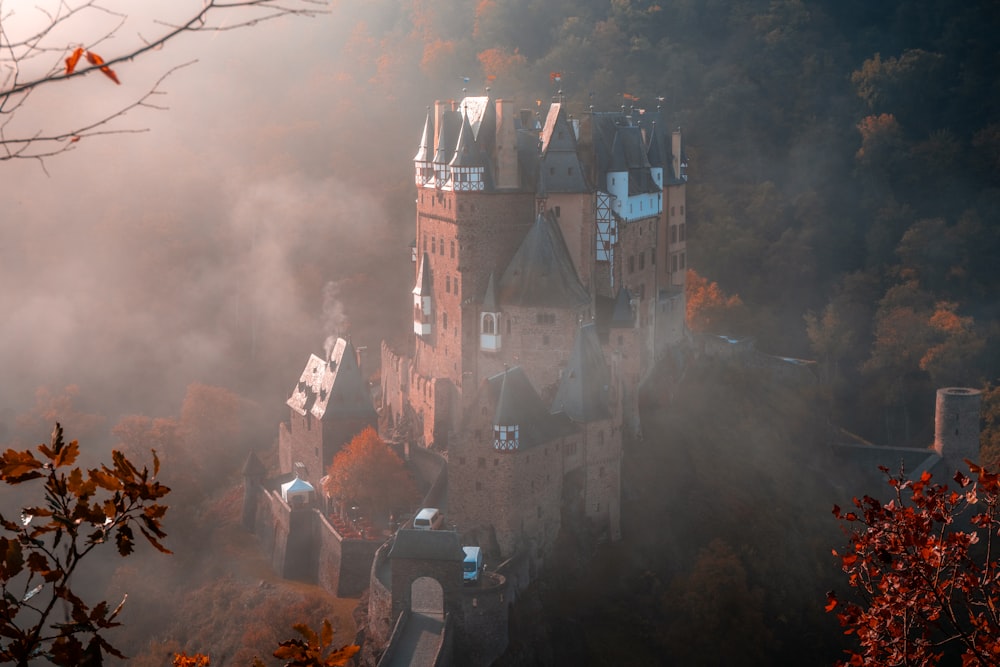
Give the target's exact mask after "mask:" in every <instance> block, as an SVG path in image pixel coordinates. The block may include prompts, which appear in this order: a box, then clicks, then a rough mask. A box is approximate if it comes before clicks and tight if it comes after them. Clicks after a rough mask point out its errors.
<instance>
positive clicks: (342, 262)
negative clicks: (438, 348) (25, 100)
mask: <svg viewBox="0 0 1000 667" xmlns="http://www.w3.org/2000/svg"><path fill="white" fill-rule="evenodd" d="M36 4H37V3H36V2H34V1H33V0H31V1H29V0H25V1H24V2H20V1H16V2H10V1H9V0H8V1H7V2H4V3H2V5H0V7H2V10H3V11H4V12H5V13H7V12H11V11H12V10H13V11H14V12H15V15H16V16H17V17H24V16H25V15H26V14H28V15H33V13H32V7H34V5H36ZM107 4H108V5H114V4H116V3H107ZM119 4H124V3H119ZM181 4H182V3H179V2H177V1H176V0H162V1H161V2H155V3H152V5H153V7H151V8H147V9H146V10H145V11H147V12H149V13H150V16H152V15H153V13H154V12H156V11H160V12H162V11H165V8H170V10H171V11H175V12H179V11H180V10H179V9H178V7H179V6H180V5H181ZM183 4H184V5H185V6H187V7H191V6H194V7H200V6H201V0H195V1H193V2H186V3H183ZM338 11H339V12H340V14H339V15H325V16H319V17H316V18H312V19H304V18H296V19H280V20H277V21H272V22H266V23H261V24H259V25H257V26H256V27H253V28H249V29H242V30H237V31H229V32H223V33H218V34H201V35H190V36H184V37H181V38H179V39H178V40H176V41H173V42H171V43H169V44H168V45H167V46H165V47H164V48H163V49H162V50H160V51H157V52H153V53H149V54H147V55H144V56H142V57H141V58H140V59H138V60H136V61H134V62H132V63H121V64H119V65H117V66H116V67H115V70H116V72H117V74H118V76H119V78H120V80H121V85H120V86H115V85H114V84H113V83H112V82H110V81H109V80H107V79H105V78H104V77H103V76H101V75H100V74H99V73H96V72H95V73H93V74H91V75H88V76H85V77H78V78H77V79H76V80H73V81H66V82H56V83H54V84H51V85H49V86H46V87H45V88H44V89H40V90H39V92H38V94H37V95H36V96H35V98H34V99H32V100H31V103H30V105H29V106H26V107H25V108H24V109H22V110H21V111H20V112H19V114H18V115H17V117H16V118H15V119H14V122H15V123H17V124H19V126H20V127H24V128H26V129H27V131H31V129H32V128H34V129H35V130H39V129H45V130H64V129H66V128H65V124H66V123H67V122H70V121H72V119H84V120H85V119H87V118H91V117H94V116H95V115H96V114H100V113H101V110H102V109H103V108H106V107H102V106H101V105H102V104H122V103H127V102H128V101H129V100H133V99H135V98H137V97H139V96H141V95H142V94H143V93H145V92H146V91H147V90H148V89H149V88H150V86H151V85H152V84H153V82H155V80H156V78H157V77H159V76H160V75H162V74H163V73H164V72H165V71H166V70H168V69H169V68H170V67H172V66H175V65H178V64H181V63H185V62H188V61H190V60H193V59H197V60H198V62H197V63H195V64H192V65H190V66H188V67H186V68H184V69H182V70H180V71H178V72H175V73H174V74H173V75H172V76H171V77H170V78H169V79H168V80H167V81H166V82H164V83H163V84H162V86H161V87H162V89H163V90H164V91H165V92H166V95H163V96H161V97H158V98H157V99H156V100H155V102H156V103H157V104H161V105H165V106H168V107H169V110H167V111H154V110H148V109H140V110H136V111H133V112H130V113H129V115H128V117H127V118H126V119H125V122H123V123H119V124H118V125H117V127H120V128H122V127H124V128H138V129H148V132H144V133H141V134H123V135H116V136H110V137H103V138H87V139H84V140H82V141H80V142H79V143H78V144H76V147H75V149H74V150H73V151H71V152H69V153H67V154H64V155H60V156H56V157H52V158H48V159H46V160H45V170H43V169H42V168H41V166H40V165H39V164H38V163H36V162H34V161H30V160H12V161H6V162H0V192H2V194H3V198H2V202H3V203H2V205H0V312H3V313H4V318H3V321H2V322H0V369H3V383H2V385H0V387H2V389H0V420H3V419H5V418H6V419H8V420H10V419H11V418H12V416H13V415H14V414H16V413H17V412H19V411H21V410H24V409H25V408H26V407H27V406H30V405H31V403H32V402H33V400H34V399H33V393H34V391H35V388H36V387H37V386H39V385H42V384H49V385H52V386H55V387H59V386H63V385H66V384H79V385H81V388H82V390H83V392H82V393H83V394H84V395H89V396H90V400H91V401H92V406H93V408H94V409H95V410H98V411H104V412H105V413H108V412H111V411H114V410H121V411H123V412H134V411H143V412H147V413H152V414H168V413H170V411H171V410H172V409H173V410H175V409H176V406H177V405H178V402H179V396H180V395H181V393H182V392H183V388H184V386H186V385H187V384H188V383H189V382H191V381H196V380H197V381H202V382H210V383H217V384H222V385H226V386H231V387H232V386H234V385H238V384H239V383H240V382H243V381H246V379H247V378H246V377H243V378H236V377H232V375H233V374H234V373H237V372H242V371H240V370H239V369H238V368H237V366H234V364H233V359H236V358H239V357H241V356H249V355H254V356H258V357H260V356H262V355H263V356H264V357H266V355H267V354H269V353H270V354H274V353H275V351H276V350H284V352H283V354H287V355H288V356H289V358H290V359H293V360H295V359H300V361H301V362H304V361H305V359H306V358H307V356H308V353H309V352H311V351H313V350H319V349H322V342H323V337H324V336H325V335H326V334H327V333H340V332H338V331H330V330H329V329H330V328H331V327H336V326H338V325H340V326H346V322H347V321H346V318H347V317H350V315H351V314H350V313H344V312H343V309H342V308H341V307H340V305H339V304H338V303H337V300H336V299H331V295H336V293H337V290H338V288H339V287H340V286H341V284H340V283H339V282H338V281H341V280H344V279H345V277H347V276H350V274H351V273H352V272H356V271H359V270H361V269H362V268H363V267H364V266H365V264H364V263H363V261H362V260H363V258H364V255H365V252H364V249H365V248H366V247H368V245H369V244H370V243H375V244H380V245H381V246H383V247H384V246H385V239H386V236H387V235H389V237H390V238H392V239H396V237H398V236H399V235H400V234H402V236H403V237H405V236H406V234H407V233H409V234H412V231H411V227H412V223H411V221H410V219H407V220H405V221H404V222H403V228H401V227H400V224H399V221H398V220H396V221H392V224H391V225H390V220H389V219H388V218H389V216H388V214H387V213H386V210H385V205H384V199H385V198H384V197H383V196H381V193H379V192H371V190H372V188H368V187H366V188H359V187H357V185H356V184H355V180H354V177H355V174H354V173H353V172H352V163H353V162H354V158H353V157H352V155H354V154H356V152H357V151H358V148H359V146H362V145H363V140H364V138H363V137H361V136H357V135H358V132H357V130H356V129H354V128H350V127H345V123H344V122H343V121H344V112H343V109H344V108H345V103H346V102H350V103H351V107H352V108H356V107H361V106H363V104H360V103H359V101H358V100H357V99H352V100H344V99H343V91H344V90H345V86H343V85H340V83H338V80H339V81H340V82H343V81H344V76H345V75H344V73H343V72H342V71H340V70H338V65H337V62H338V60H339V59H340V54H341V51H342V48H343V46H344V35H343V34H342V31H343V30H344V29H346V27H349V24H350V22H349V21H348V22H345V21H344V12H349V9H347V8H343V7H340V8H339V9H338ZM133 18H135V17H131V18H130V22H129V23H128V24H126V26H125V27H123V28H120V29H119V32H118V33H117V34H116V35H115V37H114V38H113V39H111V40H109V41H108V42H107V43H105V44H101V45H99V46H95V47H93V48H94V51H97V52H100V53H101V55H103V56H104V57H105V58H106V59H107V58H110V57H113V56H114V55H115V54H116V51H117V50H118V49H119V48H120V47H121V46H122V45H127V44H129V43H130V40H132V39H134V35H135V34H136V33H142V34H144V35H148V34H151V32H152V31H153V30H155V29H156V27H155V26H152V25H151V24H149V23H142V22H140V23H133V22H132V19H133ZM102 20H104V18H103V17H97V18H95V19H88V20H87V21H82V22H80V23H79V24H78V25H77V27H76V28H75V29H74V31H71V32H73V33H74V34H77V32H87V31H89V32H90V33H92V35H94V34H100V33H101V31H102V30H104V29H106V26H102V25H100V23H101V21H102ZM345 24H346V27H345ZM16 25H18V24H17V23H16V21H13V20H12V19H10V18H9V17H8V20H7V22H6V24H5V29H7V30H8V31H9V30H11V27H12V26H15V27H16ZM92 35H91V36H90V37H88V36H84V35H82V34H81V35H80V36H79V37H75V38H66V39H65V40H62V38H60V40H62V41H67V40H68V42H69V43H70V44H72V43H74V42H75V41H84V42H87V40H89V39H93V36H92ZM62 57H64V55H63V54H62V53H56V54H54V55H53V58H54V59H55V61H56V62H59V61H61V59H62ZM372 103H373V104H380V102H379V101H378V100H377V99H374V100H372ZM422 108H423V107H422V106H417V107H416V116H420V115H421V114H422ZM67 119H70V121H68V120H67ZM413 125H414V127H416V128H417V129H413V128H409V127H407V128H406V129H408V130H410V131H411V133H412V132H418V131H419V128H418V127H417V125H419V121H417V122H416V123H414V124H413ZM390 134H391V133H390ZM371 141H372V142H374V140H373V139H372V140H371ZM414 142H415V140H414ZM409 149H410V146H409V145H407V147H406V152H409ZM393 150H395V149H393ZM377 152H378V153H380V154H385V153H386V149H384V148H380V149H379V150H378V151H377ZM390 152H391V151H390ZM362 161H363V160H362ZM403 166H404V167H405V160H404V161H403ZM46 171H47V173H46ZM392 187H395V188H397V189H398V185H396V184H394V185H393V186H392ZM405 252H406V249H405V248H404V247H402V246H401V247H400V256H401V257H402V256H405V255H404V254H403V253H405ZM324 255H325V256H326V257H329V262H327V261H326V260H325V257H324ZM317 267H323V268H317ZM302 285H306V286H307V287H308V288H309V289H308V293H302V290H301V289H300V288H301V286H302ZM324 293H325V294H326V307H327V311H328V312H327V313H326V315H325V316H324V313H323V312H322V311H323V308H324ZM365 342H368V341H365ZM371 343H372V345H373V349H377V341H372V342H371ZM299 363H300V362H299V361H295V362H294V363H293V365H292V367H288V368H280V369H273V370H274V372H273V373H270V369H268V370H265V371H262V372H264V373H265V376H264V377H262V378H260V381H262V382H266V383H270V384H271V385H273V391H275V392H276V393H277V394H279V395H280V394H281V393H282V392H283V391H284V390H285V389H288V388H290V387H291V385H292V384H293V383H294V380H295V378H296V377H297V376H298V374H299V371H300V370H301V369H300V368H297V367H296V366H298V365H299ZM227 375H228V376H229V377H227ZM250 375H254V374H253V373H251V374H250ZM257 376H259V372H258V373H257V375H256V376H254V377H257ZM286 384H287V385H288V386H287V387H284V385H286ZM279 386H280V387H283V389H282V388H279ZM258 389H259V387H258ZM109 405H110V406H113V407H109ZM109 417H111V418H112V419H113V418H114V414H109Z"/></svg>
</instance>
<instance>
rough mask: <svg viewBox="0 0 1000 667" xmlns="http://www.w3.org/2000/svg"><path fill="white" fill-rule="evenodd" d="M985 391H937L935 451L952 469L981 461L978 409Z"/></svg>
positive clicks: (967, 388) (956, 388)
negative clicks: (970, 462) (967, 461)
mask: <svg viewBox="0 0 1000 667" xmlns="http://www.w3.org/2000/svg"><path fill="white" fill-rule="evenodd" d="M982 398H983V392H981V391H980V390H978V389H972V388H969V387H945V388H943V389H938V391H937V406H936V410H935V415H934V451H935V452H937V453H938V454H939V455H940V456H942V457H944V459H945V460H946V461H947V462H948V468H949V470H950V469H965V470H966V471H968V468H967V466H965V463H964V462H965V461H966V460H969V461H972V462H973V463H978V462H979V408H980V404H981V403H982Z"/></svg>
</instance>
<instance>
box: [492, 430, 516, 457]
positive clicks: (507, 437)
mask: <svg viewBox="0 0 1000 667" xmlns="http://www.w3.org/2000/svg"><path fill="white" fill-rule="evenodd" d="M519 436H520V429H519V428H518V426H517V425H516V424H515V425H513V426H505V425H501V424H494V425H493V447H494V449H496V450H497V451H499V452H514V451H517V448H518V439H519Z"/></svg>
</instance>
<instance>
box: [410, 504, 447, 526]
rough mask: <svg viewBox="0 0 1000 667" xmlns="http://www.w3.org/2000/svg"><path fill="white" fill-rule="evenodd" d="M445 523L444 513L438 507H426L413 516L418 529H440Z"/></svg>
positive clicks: (414, 524)
mask: <svg viewBox="0 0 1000 667" xmlns="http://www.w3.org/2000/svg"><path fill="white" fill-rule="evenodd" d="M443 523H444V515H443V514H441V511H440V510H439V509H438V508H436V507H425V508H423V509H422V510H420V511H419V512H417V516H415V517H413V527H414V528H415V529H416V530H439V529H440V528H441V525H442V524H443Z"/></svg>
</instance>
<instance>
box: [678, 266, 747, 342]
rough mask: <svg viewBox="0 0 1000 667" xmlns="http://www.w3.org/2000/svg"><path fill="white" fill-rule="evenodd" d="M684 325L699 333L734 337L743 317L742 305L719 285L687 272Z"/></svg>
mask: <svg viewBox="0 0 1000 667" xmlns="http://www.w3.org/2000/svg"><path fill="white" fill-rule="evenodd" d="M685 291H686V292H687V295H686V296H687V325H688V328H689V329H691V331H696V332H698V333H736V332H735V331H733V330H734V329H739V327H740V324H741V321H742V319H743V315H744V308H743V301H742V300H741V299H740V297H739V296H738V295H736V294H733V295H728V294H726V293H725V292H724V291H722V288H721V287H719V284H718V283H716V282H712V281H710V280H709V279H708V278H704V277H702V276H700V275H698V273H697V272H696V271H695V270H694V269H688V270H687V283H686V285H685Z"/></svg>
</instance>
